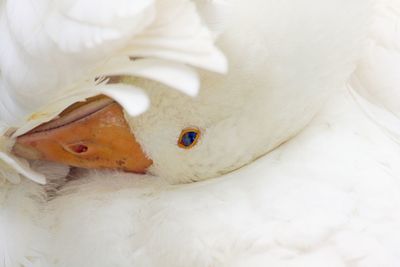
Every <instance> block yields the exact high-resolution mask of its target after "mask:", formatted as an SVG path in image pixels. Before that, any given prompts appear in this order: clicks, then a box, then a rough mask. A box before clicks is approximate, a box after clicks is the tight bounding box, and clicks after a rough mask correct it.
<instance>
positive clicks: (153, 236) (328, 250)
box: [0, 0, 400, 267]
mask: <svg viewBox="0 0 400 267" xmlns="http://www.w3.org/2000/svg"><path fill="white" fill-rule="evenodd" d="M212 2H213V1H204V2H198V3H197V4H198V7H201V6H202V5H206V4H210V3H212ZM216 2H217V3H219V4H221V5H222V7H223V11H224V12H222V13H223V14H224V15H223V17H224V20H223V25H222V24H219V23H213V21H212V20H208V23H209V24H208V25H209V27H210V28H213V29H215V32H218V33H220V32H221V33H220V36H219V37H218V39H217V40H218V41H217V45H218V46H219V47H220V48H221V50H222V51H223V52H224V53H225V55H226V57H227V59H228V62H229V68H230V70H229V72H228V74H227V75H219V74H215V73H210V72H206V71H201V72H200V78H201V79H200V80H201V84H202V85H201V90H200V92H199V95H198V96H197V97H196V98H191V97H190V96H187V95H185V94H182V93H181V92H179V91H173V90H170V89H169V88H168V87H166V86H165V85H161V84H158V83H154V82H152V81H149V80H143V79H141V78H125V79H124V83H126V84H128V85H134V86H135V87H136V86H137V87H140V88H145V89H143V90H144V91H145V92H146V94H147V95H148V98H149V99H150V103H151V104H150V107H149V109H148V111H146V112H145V113H143V114H141V115H140V116H130V115H129V113H126V115H125V117H126V121H127V123H128V124H129V126H130V129H131V131H132V134H134V135H135V138H136V140H137V142H138V143H139V144H140V146H141V147H142V150H143V151H144V153H145V154H146V155H147V156H148V157H149V158H151V159H152V161H153V163H152V165H151V166H150V167H149V168H148V170H147V173H146V174H144V175H143V174H132V173H122V172H116V171H105V170H91V171H89V170H81V169H74V170H72V171H71V172H70V173H69V175H68V177H67V178H65V177H66V176H67V173H68V170H67V169H66V168H64V167H63V166H60V165H58V164H53V163H51V164H49V163H42V162H32V163H31V164H32V167H33V169H35V170H36V171H37V172H39V173H45V174H46V175H47V177H48V184H47V185H46V186H42V185H39V184H36V183H34V182H33V181H30V180H26V179H23V180H22V181H21V182H20V184H17V185H15V184H11V183H5V184H4V185H2V186H1V187H0V196H1V199H0V203H1V205H0V207H1V209H0V218H1V220H0V259H2V260H1V261H0V266H1V264H3V266H5V267H10V266H11V267H14V266H20V265H22V266H41V267H42V266H46V267H47V266H49V267H71V266H77V267H80V266H82V267H83V266H100V267H103V266H104V267H108V266H144V267H147V266H149V267H153V266H154V267H158V266H168V267H169V266H170V267H180V266H182V267H184V266H198V267H203V266H216V267H222V266H229V267H244V266H252V267H253V266H254V267H258V266H274V267H275V266H276V267H279V266H296V267H297V266H308V267H313V266H332V267H342V266H346V267H347V266H349V267H350V266H357V267H368V266H380V267H381V266H382V267H386V266H387V267H395V266H399V265H400V251H399V250H400V215H399V214H400V167H399V166H400V165H399V164H398V162H399V160H400V149H399V146H398V138H399V136H400V135H399V134H400V130H398V126H397V125H398V124H397V123H398V117H397V116H398V112H397V111H398V110H397V109H396V107H397V106H396V103H397V102H396V100H395V99H394V96H396V95H397V93H398V92H399V91H398V88H399V85H400V82H399V83H398V78H397V76H396V75H394V74H392V72H391V71H393V72H395V71H394V70H393V69H395V67H396V66H397V65H398V62H400V61H396V60H394V59H396V58H397V57H398V51H399V50H398V44H399V42H398V40H399V39H398V33H397V31H396V27H394V26H393V25H394V24H395V22H396V21H398V19H399V17H398V15H399V8H400V3H399V2H398V1H365V0H352V1H348V0H332V1H325V2H323V3H321V1H316V0H303V1H297V2H294V1H292V2H289V1H280V2H276V1H269V0H267V1H259V0H254V1H252V2H251V3H248V2H246V3H243V1H239V0H231V1H226V3H225V2H224V3H223V4H222V3H221V2H219V1H216ZM225 4H226V6H225ZM203 10H207V9H203ZM204 12H206V11H204ZM206 13H207V12H206ZM207 14H209V13H207ZM219 22H220V21H219ZM371 66H372V67H371ZM390 96H392V97H390ZM188 127H191V128H193V127H195V128H196V129H199V132H200V133H201V137H200V139H199V141H198V143H197V144H196V145H195V146H194V147H193V148H191V149H188V150H184V149H181V148H180V147H179V146H178V145H177V139H178V138H179V134H180V132H181V130H182V129H185V128H188Z"/></svg>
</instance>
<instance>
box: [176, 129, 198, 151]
mask: <svg viewBox="0 0 400 267" xmlns="http://www.w3.org/2000/svg"><path fill="white" fill-rule="evenodd" d="M199 137H200V130H199V129H196V128H188V129H185V130H183V131H182V133H181V136H180V137H179V141H178V145H179V147H181V148H185V149H189V148H192V147H193V146H195V145H196V143H197V141H198V140H199Z"/></svg>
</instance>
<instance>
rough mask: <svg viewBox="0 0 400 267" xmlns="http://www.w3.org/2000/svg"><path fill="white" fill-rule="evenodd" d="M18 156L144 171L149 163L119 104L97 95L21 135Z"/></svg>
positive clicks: (93, 166) (92, 166)
mask: <svg viewBox="0 0 400 267" xmlns="http://www.w3.org/2000/svg"><path fill="white" fill-rule="evenodd" d="M13 152H14V154H16V155H17V156H20V157H23V158H26V159H31V160H47V161H54V162H59V163H63V164H67V165H71V166H75V167H82V168H110V169H120V170H124V171H128V172H135V173H144V172H145V171H146V169H147V168H148V167H149V166H150V165H151V164H152V161H151V160H150V159H149V158H147V157H146V155H145V153H144V152H143V150H142V149H141V147H140V145H139V143H138V142H137V141H136V139H135V137H134V135H133V134H132V132H131V130H130V128H129V125H128V124H127V122H126V120H125V117H124V113H123V110H122V108H121V106H120V105H118V104H117V103H116V102H114V101H113V100H112V99H110V98H107V97H96V98H94V99H91V100H89V101H87V102H85V103H83V104H82V103H78V104H75V105H72V106H71V107H69V108H68V109H66V110H65V111H64V112H63V113H61V114H60V116H59V117H58V118H57V119H55V120H52V121H50V122H48V123H45V124H42V125H40V126H38V127H37V128H35V129H33V130H31V131H30V132H28V133H26V134H24V135H22V136H20V137H18V138H17V140H16V144H15V145H14V148H13Z"/></svg>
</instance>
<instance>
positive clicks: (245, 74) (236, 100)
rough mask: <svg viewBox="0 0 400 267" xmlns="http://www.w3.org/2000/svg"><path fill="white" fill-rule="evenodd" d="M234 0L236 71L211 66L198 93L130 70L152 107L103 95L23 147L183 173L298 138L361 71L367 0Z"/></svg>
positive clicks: (50, 155) (231, 28) (91, 162)
mask: <svg viewBox="0 0 400 267" xmlns="http://www.w3.org/2000/svg"><path fill="white" fill-rule="evenodd" d="M231 2H232V3H231V4H232V5H231V10H230V12H229V17H228V18H227V20H226V29H225V31H224V33H223V34H222V35H221V36H220V38H219V46H220V47H221V48H222V50H223V51H224V52H225V53H226V55H227V57H228V60H229V65H230V71H229V73H228V75H226V76H222V75H217V74H210V73H206V72H204V73H202V74H201V76H202V77H201V80H202V89H201V91H200V94H199V96H198V97H195V98H191V97H189V96H186V95H183V94H181V93H179V92H177V91H173V90H171V89H167V88H165V87H164V86H162V85H159V84H156V83H154V82H150V81H146V80H141V79H133V78H125V79H124V81H125V82H129V83H134V84H138V85H140V86H141V87H143V88H146V91H147V93H148V94H149V96H150V99H151V107H150V109H149V110H148V111H147V112H145V113H144V114H142V115H140V116H138V117H129V116H126V115H124V113H123V111H122V110H121V108H120V107H119V106H118V105H117V104H115V102H113V101H111V100H109V99H102V98H101V99H94V100H91V101H89V102H88V103H89V104H85V105H82V106H79V107H73V108H71V109H70V110H67V111H66V112H64V114H62V116H61V119H58V120H55V121H53V122H50V124H47V125H42V126H40V128H39V129H36V130H34V131H33V132H31V133H28V134H27V135H25V136H23V137H21V138H20V139H19V141H18V144H20V145H21V147H20V148H19V149H20V151H18V153H19V154H20V155H22V156H25V157H30V158H35V157H36V158H38V157H39V158H40V157H41V158H45V159H49V160H54V161H61V162H64V163H66V164H71V165H74V166H81V167H107V168H110V167H111V168H120V169H123V170H127V171H133V172H150V173H152V174H154V175H158V176H160V177H163V178H165V179H167V180H168V181H170V182H172V183H180V182H190V181H198V180H202V179H206V178H209V177H215V176H219V175H222V174H224V173H227V172H230V171H233V170H235V169H237V168H240V167H242V166H244V165H246V164H248V163H250V162H251V161H253V160H255V159H256V158H258V157H260V156H262V155H264V154H266V153H268V152H269V151H271V150H272V149H274V148H276V147H277V146H279V145H280V144H281V143H283V142H285V141H287V140H289V139H290V138H291V137H293V136H294V135H295V134H297V133H298V132H299V131H300V130H301V129H302V128H304V126H305V125H306V124H307V123H309V122H310V120H311V119H312V117H313V116H314V115H315V114H316V112H317V111H318V110H319V109H320V107H321V106H322V105H323V103H324V101H325V100H326V98H327V97H328V96H329V94H330V93H331V92H333V91H334V90H336V89H337V88H340V87H342V86H344V84H345V82H346V80H347V79H348V77H349V76H350V74H351V72H352V71H353V69H354V67H355V64H356V61H357V56H358V52H359V50H360V49H361V47H362V41H363V38H364V35H365V33H366V28H367V22H366V17H367V15H366V14H368V10H367V9H366V7H365V6H366V5H365V1H364V0H354V1H348V0H339V1H337V0H335V1H324V2H321V1H316V0H303V1H297V2H295V3H293V2H291V3H286V1H279V2H278V1H269V0H268V1H265V0H264V1H258V0H254V4H253V5H252V4H250V3H248V2H246V3H243V1H236V0H232V1H231ZM305 6H307V8H305ZM171 79H174V77H171ZM49 140H53V141H51V142H52V145H48V143H49ZM54 147H57V148H54ZM21 149H22V150H21ZM54 150H56V152H54ZM21 151H22V152H21Z"/></svg>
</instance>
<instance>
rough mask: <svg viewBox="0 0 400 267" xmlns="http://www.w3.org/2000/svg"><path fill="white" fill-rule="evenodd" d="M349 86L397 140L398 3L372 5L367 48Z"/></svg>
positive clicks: (399, 91) (392, 0) (399, 95)
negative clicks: (372, 18) (374, 7)
mask: <svg viewBox="0 0 400 267" xmlns="http://www.w3.org/2000/svg"><path fill="white" fill-rule="evenodd" d="M351 86H352V88H353V90H354V93H355V94H354V96H355V98H356V100H357V102H358V103H359V104H360V105H361V106H362V107H363V109H364V110H365V111H366V112H367V113H368V115H369V116H370V117H371V118H372V119H373V120H374V121H375V122H377V123H378V124H379V125H381V126H382V127H383V128H384V129H385V131H389V132H390V133H391V134H392V135H393V136H396V138H398V139H399V141H400V130H399V129H400V128H399V127H398V126H396V125H400V0H379V1H378V2H377V3H376V13H375V17H374V20H373V23H372V27H371V31H370V35H369V39H368V45H367V48H366V49H365V51H364V53H363V55H362V58H361V61H360V62H359V64H358V66H357V69H356V71H355V73H354V75H353V77H352V79H351ZM396 121H397V123H395V122H396Z"/></svg>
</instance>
